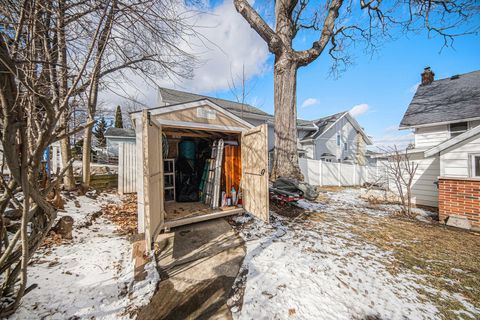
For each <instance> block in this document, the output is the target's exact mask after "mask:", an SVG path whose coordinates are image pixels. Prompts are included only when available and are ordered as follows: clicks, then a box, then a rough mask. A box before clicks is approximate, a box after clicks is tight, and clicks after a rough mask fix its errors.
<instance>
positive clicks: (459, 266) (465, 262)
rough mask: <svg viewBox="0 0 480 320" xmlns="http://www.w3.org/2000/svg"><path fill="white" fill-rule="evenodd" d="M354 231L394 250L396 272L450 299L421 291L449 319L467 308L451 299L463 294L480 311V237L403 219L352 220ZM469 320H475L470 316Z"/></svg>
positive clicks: (457, 316)
mask: <svg viewBox="0 0 480 320" xmlns="http://www.w3.org/2000/svg"><path fill="white" fill-rule="evenodd" d="M351 218H352V220H353V221H351V222H352V224H353V226H352V227H351V229H352V231H353V232H355V233H356V234H358V235H360V236H361V237H362V238H363V239H365V240H366V241H367V242H369V243H371V244H373V245H376V246H378V247H380V248H382V249H383V250H387V251H391V252H392V253H393V255H394V257H395V258H396V259H395V263H393V264H392V265H391V266H388V269H389V271H390V272H392V273H396V272H399V271H401V270H402V269H408V270H409V271H411V272H413V273H415V274H418V275H420V276H422V277H421V280H420V281H421V282H423V283H424V284H426V285H428V286H431V287H434V288H436V289H438V290H443V291H444V292H446V293H447V295H440V294H434V293H431V292H426V291H425V290H419V292H420V294H422V295H423V296H424V297H425V298H427V299H428V300H430V301H433V302H435V303H436V304H437V307H438V309H439V310H440V312H441V315H442V318H443V319H458V318H459V314H458V313H454V311H455V310H462V309H464V306H463V305H462V304H461V303H460V302H459V301H458V300H457V299H451V298H449V297H448V296H449V295H451V294H454V293H458V294H461V295H462V296H463V297H465V298H466V299H467V300H468V301H469V302H470V303H471V304H473V305H474V306H475V307H477V308H480V234H478V233H474V232H468V231H463V230H457V229H450V228H447V227H444V226H442V225H440V224H425V223H419V222H414V221H409V220H403V219H399V218H373V217H365V216H352V217H351ZM464 318H466V319H469V318H468V317H467V316H465V317H464Z"/></svg>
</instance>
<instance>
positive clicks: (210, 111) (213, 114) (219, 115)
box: [154, 104, 248, 129]
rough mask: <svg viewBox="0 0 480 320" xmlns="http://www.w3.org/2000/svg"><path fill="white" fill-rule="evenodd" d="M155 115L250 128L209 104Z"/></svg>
mask: <svg viewBox="0 0 480 320" xmlns="http://www.w3.org/2000/svg"><path fill="white" fill-rule="evenodd" d="M154 117H155V118H156V119H161V120H167V121H178V122H189V123H198V124H207V125H216V126H224V127H239V128H245V129H247V128H248V127H247V126H246V125H245V124H244V123H242V122H240V121H237V120H236V119H234V118H233V117H230V116H229V115H227V114H225V113H224V112H222V111H220V110H219V109H217V108H213V107H211V106H209V105H207V104H204V105H200V106H194V107H191V108H183V109H182V108H180V109H176V110H172V111H170V112H166V113H162V114H158V115H154Z"/></svg>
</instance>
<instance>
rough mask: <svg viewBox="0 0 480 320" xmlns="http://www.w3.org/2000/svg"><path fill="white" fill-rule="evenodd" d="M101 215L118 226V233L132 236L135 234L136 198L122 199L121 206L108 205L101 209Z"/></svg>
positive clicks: (126, 197)
mask: <svg viewBox="0 0 480 320" xmlns="http://www.w3.org/2000/svg"><path fill="white" fill-rule="evenodd" d="M102 212H103V215H104V216H105V217H106V218H107V219H109V220H110V221H112V222H113V223H115V224H116V225H117V226H118V231H117V232H118V233H119V234H122V235H134V234H136V233H137V196H136V195H135V194H132V195H127V196H125V197H124V199H123V201H122V203H121V204H116V203H110V204H107V205H105V206H103V207H102Z"/></svg>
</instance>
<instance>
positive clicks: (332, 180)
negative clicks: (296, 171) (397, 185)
mask: <svg viewBox="0 0 480 320" xmlns="http://www.w3.org/2000/svg"><path fill="white" fill-rule="evenodd" d="M299 162H300V169H301V171H302V173H303V176H304V178H305V181H306V182H307V183H309V184H311V185H315V186H361V185H363V184H365V183H375V184H383V183H384V182H385V181H386V174H385V169H382V168H381V167H377V166H360V165H356V164H347V163H340V162H338V163H337V162H325V161H321V160H310V159H304V158H300V159H299Z"/></svg>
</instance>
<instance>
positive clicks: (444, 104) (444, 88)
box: [400, 70, 480, 128]
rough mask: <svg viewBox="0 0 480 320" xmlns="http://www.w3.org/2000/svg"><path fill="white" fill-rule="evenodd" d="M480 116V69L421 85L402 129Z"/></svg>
mask: <svg viewBox="0 0 480 320" xmlns="http://www.w3.org/2000/svg"><path fill="white" fill-rule="evenodd" d="M472 118H480V70H479V71H473V72H469V73H465V74H461V75H455V76H452V77H450V78H446V79H440V80H435V81H433V82H432V83H430V84H426V85H420V86H419V87H418V89H417V92H416V93H415V95H414V97H413V99H412V102H410V105H409V106H408V109H407V111H406V112H405V115H404V116H403V119H402V121H401V123H400V128H408V127H416V126H420V125H426V124H433V123H449V122H456V121H462V120H465V119H472Z"/></svg>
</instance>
